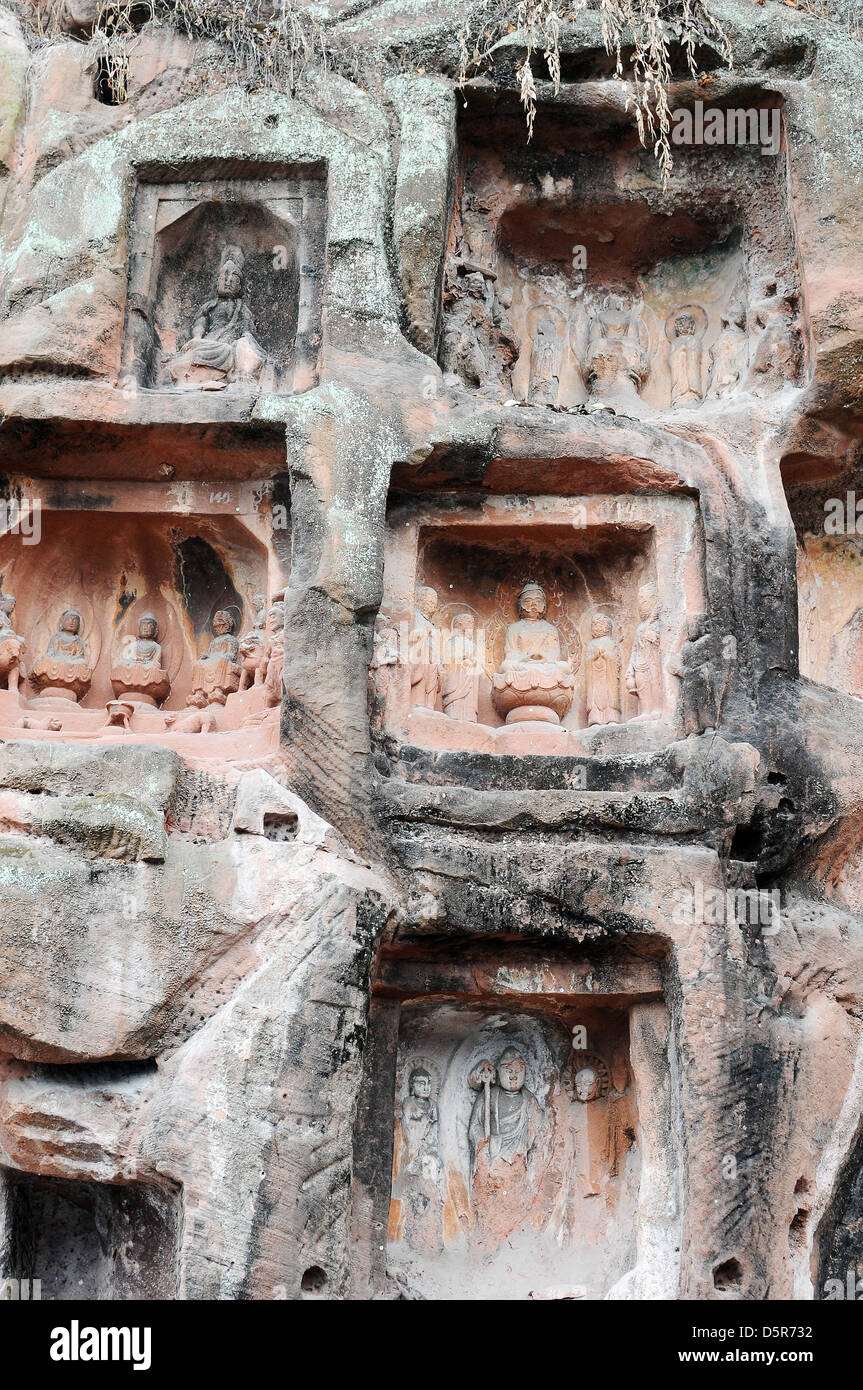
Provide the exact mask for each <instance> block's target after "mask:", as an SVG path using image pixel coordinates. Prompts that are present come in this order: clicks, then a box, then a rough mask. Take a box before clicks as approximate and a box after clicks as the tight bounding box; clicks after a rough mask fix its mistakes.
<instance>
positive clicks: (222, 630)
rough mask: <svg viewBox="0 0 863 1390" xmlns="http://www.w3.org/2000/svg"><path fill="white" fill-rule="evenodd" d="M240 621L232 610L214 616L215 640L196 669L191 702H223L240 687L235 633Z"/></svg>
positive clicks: (190, 697) (201, 707)
mask: <svg viewBox="0 0 863 1390" xmlns="http://www.w3.org/2000/svg"><path fill="white" fill-rule="evenodd" d="M235 627H236V624H235V622H234V619H233V618H232V617H231V614H230V613H226V612H224V611H223V610H222V609H219V611H218V612H217V613H215V614H214V615H213V640H212V642H211V643H210V645H209V647H208V648H207V651H206V654H205V655H204V656H201V657H199V658H198V660H197V661H196V662H195V665H194V667H193V669H192V690H191V694H190V695H189V696H188V698H187V700H186V704H187V705H197V706H198V708H199V709H203V708H204V706H205V705H223V704H224V703H225V701H226V699H227V698H228V696H229V695H232V694H233V693H234V691H235V690H238V689H239V687H240V672H241V670H242V666H241V662H240V657H239V650H240V644H239V642H238V640H237V638H236V637H235V636H234V629H235Z"/></svg>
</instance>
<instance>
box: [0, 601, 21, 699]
mask: <svg viewBox="0 0 863 1390" xmlns="http://www.w3.org/2000/svg"><path fill="white" fill-rule="evenodd" d="M14 612H15V595H14V594H0V682H2V683H3V686H4V687H5V689H6V690H17V689H18V682H19V680H20V678H21V677H22V676H23V675H24V674H25V671H24V667H23V666H22V664H21V655H22V653H23V651H24V648H25V647H26V646H27V643H26V641H25V640H24V638H23V637H21V636H19V634H18V633H17V632H16V631H15V629H14V628H13V626H12V614H13V613H14Z"/></svg>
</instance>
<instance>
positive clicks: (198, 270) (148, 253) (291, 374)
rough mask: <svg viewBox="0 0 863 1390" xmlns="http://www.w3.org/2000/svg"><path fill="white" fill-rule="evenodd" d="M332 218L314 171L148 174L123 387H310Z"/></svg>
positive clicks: (134, 237) (134, 252)
mask: <svg viewBox="0 0 863 1390" xmlns="http://www.w3.org/2000/svg"><path fill="white" fill-rule="evenodd" d="M248 172H249V173H253V170H252V168H251V167H250V169H249V171H248ZM324 217H325V201H324V185H323V180H322V179H321V178H320V177H319V176H318V175H317V174H313V173H311V172H307V173H303V172H301V171H297V172H296V173H295V174H294V175H291V176H289V177H282V178H269V179H266V180H262V179H259V178H256V177H246V178H242V177H240V178H236V177H235V178H222V179H219V178H215V179H200V180H199V179H195V180H190V181H188V182H178V183H155V182H150V181H142V182H141V183H140V184H139V186H138V188H137V191H136V194H135V208H134V216H133V221H132V227H131V235H130V264H129V291H128V297H127V308H126V329H125V340H124V349H123V362H122V367H121V372H120V378H119V384H120V385H121V386H123V387H124V388H128V389H132V390H137V389H139V388H145V389H149V390H159V389H161V390H171V391H175V390H184V391H199V390H205V391H222V390H226V389H227V390H229V391H231V392H235V393H242V394H250V393H252V392H258V391H276V392H282V391H291V392H295V391H304V390H307V389H308V388H309V386H312V385H314V383H315V380H316V373H317V360H318V355H319V349H320V340H321V300H322V275H321V268H322V263H323V245H324Z"/></svg>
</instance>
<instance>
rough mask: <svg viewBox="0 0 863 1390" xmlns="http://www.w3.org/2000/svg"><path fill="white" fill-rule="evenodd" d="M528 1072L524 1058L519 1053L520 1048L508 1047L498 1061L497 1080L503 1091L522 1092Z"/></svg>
mask: <svg viewBox="0 0 863 1390" xmlns="http://www.w3.org/2000/svg"><path fill="white" fill-rule="evenodd" d="M526 1072H527V1068H526V1067H525V1064H524V1058H523V1057H522V1055H521V1053H520V1052H519V1051H518V1048H515V1047H508V1048H507V1049H506V1051H505V1052H504V1053H502V1054H501V1056H500V1058H499V1059H498V1064H497V1079H498V1084H499V1086H500V1088H501V1090H503V1091H511V1092H513V1093H515V1092H516V1091H520V1090H521V1088H522V1086H523V1085H524V1078H525V1075H526Z"/></svg>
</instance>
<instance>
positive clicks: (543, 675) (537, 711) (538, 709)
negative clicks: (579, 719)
mask: <svg viewBox="0 0 863 1390" xmlns="http://www.w3.org/2000/svg"><path fill="white" fill-rule="evenodd" d="M574 686H575V677H574V676H573V675H572V673H571V672H565V671H553V672H552V671H548V672H544V671H536V672H534V671H525V670H515V671H497V672H496V673H495V675H494V677H493V679H492V691H491V700H492V704H493V705H494V707H495V709H496V710H497V712H498V714H500V715H501V716H502V717H503V718H504V719H505V721H506V723H507V724H515V723H522V722H530V723H533V722H536V723H543V724H554V725H558V724H560V722H561V720H562V719H563V717H564V716H565V714H566V713H567V711H568V709H569V707H570V705H571V704H572V695H573V687H574Z"/></svg>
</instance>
